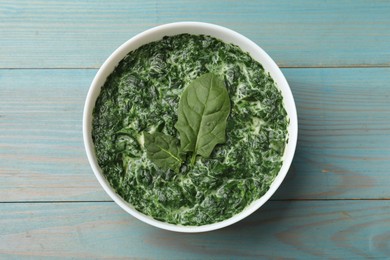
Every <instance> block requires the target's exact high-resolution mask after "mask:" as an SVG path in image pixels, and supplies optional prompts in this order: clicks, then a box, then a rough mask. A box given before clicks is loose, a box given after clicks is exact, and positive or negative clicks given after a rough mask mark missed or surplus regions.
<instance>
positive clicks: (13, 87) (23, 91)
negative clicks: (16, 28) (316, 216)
mask: <svg viewBox="0 0 390 260" xmlns="http://www.w3.org/2000/svg"><path fill="white" fill-rule="evenodd" d="M283 72H284V73H285V75H286V77H287V79H288V80H289V82H290V85H291V88H292V90H293V93H294V96H295V99H296V103H297V107H298V113H299V129H300V130H299V141H298V148H297V152H296V156H295V159H294V162H293V165H292V168H291V171H290V173H289V174H288V176H287V179H286V180H285V182H284V183H283V185H282V187H281V188H280V189H279V191H278V192H277V193H276V195H275V197H274V199H296V198H299V199H343V198H348V199H359V198H363V199H372V198H387V199H389V198H390V190H389V189H388V183H390V174H389V169H390V160H389V158H390V135H389V134H388V133H389V130H390V107H389V104H390V88H389V86H388V82H390V68H372V69H284V70H283ZM95 73H96V70H0V86H1V87H0V97H2V99H1V101H0V174H1V181H2V185H1V188H0V201H70V200H81V201H82V200H88V201H90V200H109V198H108V196H107V195H106V194H105V193H104V191H103V190H102V188H100V186H99V184H98V183H97V181H96V180H95V177H94V175H93V173H92V171H91V169H90V167H89V165H88V162H87V159H86V156H85V153H84V147H83V143H82V133H81V123H82V110H83V103H84V99H85V96H86V93H87V90H88V87H89V84H90V82H91V81H92V78H93V76H94V74H95Z"/></svg>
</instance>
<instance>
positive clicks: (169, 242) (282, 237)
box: [0, 200, 390, 259]
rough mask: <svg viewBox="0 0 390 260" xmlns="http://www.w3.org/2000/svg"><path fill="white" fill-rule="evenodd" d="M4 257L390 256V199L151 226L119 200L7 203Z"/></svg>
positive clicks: (302, 204)
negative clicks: (193, 229) (211, 224)
mask: <svg viewBox="0 0 390 260" xmlns="http://www.w3.org/2000/svg"><path fill="white" fill-rule="evenodd" d="M0 210H1V214H2V217H1V218H0V230H1V233H0V257H1V258H6V257H9V256H12V257H17V258H20V257H29V258H30V257H35V258H37V259H40V258H41V257H43V256H47V257H61V258H105V259H107V258H109V259H112V258H115V259H116V258H121V259H128V258H129V257H131V258H142V259H239V258H242V259H279V258H286V257H289V258H292V257H293V258H297V259H302V258H305V259H329V258H343V259H361V258H368V257H371V258H377V259H380V258H382V259H385V258H386V257H388V256H389V255H390V242H389V238H390V230H389V226H390V201H386V200H384V201H321V202H318V201H314V202H313V201H273V202H270V203H267V204H266V205H265V206H264V207H263V208H262V209H260V210H259V211H257V212H256V213H254V214H253V215H251V216H250V217H248V218H247V219H245V220H243V221H241V222H239V223H237V224H235V225H233V226H231V227H228V228H225V229H221V230H218V231H215V232H209V233H201V234H180V233H173V232H170V231H164V230H159V229H156V228H153V227H150V226H148V225H146V224H144V223H142V222H140V221H139V220H136V219H134V218H132V217H130V216H129V215H128V214H127V213H125V212H124V211H122V210H121V209H119V208H118V207H117V206H116V205H115V204H114V203H113V202H105V203H103V202H100V203H95V202H88V203H85V202H81V203H27V204H23V203H15V204H12V203H10V204H9V203H7V204H0Z"/></svg>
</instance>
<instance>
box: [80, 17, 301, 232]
mask: <svg viewBox="0 0 390 260" xmlns="http://www.w3.org/2000/svg"><path fill="white" fill-rule="evenodd" d="M181 33H189V34H205V35H210V36H213V37H215V38H218V39H221V40H222V41H224V42H226V43H233V44H236V45H238V46H240V48H241V49H242V50H244V51H246V52H248V53H249V54H250V55H251V56H252V57H253V58H254V59H255V60H257V61H259V62H260V63H261V64H262V65H263V67H264V69H265V70H266V71H268V72H269V73H270V75H271V76H272V78H273V79H274V81H275V82H276V85H277V87H278V88H279V89H280V90H281V92H282V95H283V100H284V105H285V108H286V111H287V114H288V117H289V118H290V125H289V127H288V133H289V138H288V144H287V146H286V149H285V153H284V157H283V165H282V167H281V169H280V171H279V174H278V175H277V176H276V178H275V180H274V181H273V183H272V184H271V186H270V188H269V190H268V191H267V192H266V193H265V194H264V195H263V196H262V197H261V198H259V199H258V200H256V201H254V202H252V203H251V204H250V205H249V206H248V207H246V208H245V209H244V210H243V211H242V212H241V213H238V214H237V215H235V216H233V217H231V218H229V219H227V220H224V221H222V222H218V223H214V224H209V225H203V226H181V225H173V224H169V223H165V222H161V221H158V220H155V219H153V218H151V217H149V216H147V215H145V214H142V213H140V212H139V211H137V210H135V209H134V207H132V205H130V204H129V203H127V202H126V201H124V200H123V199H122V198H121V197H120V196H119V195H118V194H116V193H115V191H114V189H113V188H112V187H111V186H110V185H109V183H108V182H107V181H106V179H105V177H104V175H103V174H102V171H101V169H100V167H99V165H98V163H97V159H96V155H95V149H94V144H93V142H92V136H91V130H92V111H93V108H94V106H95V102H96V99H97V97H98V95H99V93H100V89H101V86H103V84H104V83H105V81H106V78H107V76H108V75H109V74H111V72H112V71H113V70H114V68H115V67H116V66H117V65H118V63H119V61H120V60H122V59H123V58H124V57H125V56H126V54H128V53H129V52H130V51H132V50H135V49H137V48H139V47H140V46H142V45H144V44H146V43H149V42H152V41H157V40H160V39H162V37H163V36H171V35H176V34H181ZM297 135H298V121H297V112H296V108H295V103H294V98H293V96H292V93H291V90H290V87H289V85H288V83H287V81H286V79H285V77H284V76H283V74H282V72H281V71H280V69H279V67H278V66H277V65H276V63H275V62H274V61H273V60H272V59H271V58H270V57H269V56H268V54H267V53H266V52H265V51H264V50H263V49H261V48H260V47H259V46H257V45H256V44H255V43H254V42H252V41H251V40H249V39H248V38H246V37H244V36H242V35H241V34H239V33H237V32H235V31H232V30H230V29H227V28H224V27H221V26H218V25H214V24H208V23H200V22H178V23H171V24H166V25H161V26H157V27H154V28H152V29H149V30H147V31H144V32H142V33H140V34H138V35H136V36H134V37H133V38H131V39H130V40H128V41H127V42H125V43H124V44H123V45H121V46H120V47H119V48H118V49H116V50H115V51H114V53H112V54H111V56H110V57H108V59H107V60H106V61H105V62H104V64H103V65H102V67H101V68H100V69H99V71H98V72H97V74H96V76H95V78H94V80H93V81H92V84H91V86H90V89H89V92H88V96H87V99H86V102H85V107H84V115H83V136H84V144H85V149H86V153H87V156H88V160H89V163H90V165H91V167H92V170H93V172H94V173H95V175H96V178H97V179H98V181H99V182H100V184H101V185H102V186H103V188H104V190H105V191H106V192H107V193H108V195H109V196H110V197H111V198H112V199H113V200H114V201H115V202H116V203H117V204H118V205H119V206H120V207H121V208H123V209H124V210H125V211H127V212H128V213H130V214H131V215H133V216H134V217H136V218H138V219H140V220H142V221H144V222H146V223H148V224H150V225H153V226H156V227H159V228H162V229H166V230H171V231H177V232H188V233H195V232H204V231H211V230H216V229H219V228H223V227H226V226H229V225H231V224H233V223H235V222H237V221H239V220H242V219H243V218H245V217H247V216H248V215H250V214H251V213H253V212H254V211H255V210H257V209H258V208H259V207H261V206H262V205H263V204H264V203H265V202H266V201H267V200H268V199H269V198H270V197H271V196H272V194H274V192H275V191H276V190H277V189H278V187H279V186H280V184H281V183H282V181H283V179H284V177H285V176H286V174H287V171H288V169H289V167H290V164H291V162H292V159H293V156H294V152H295V147H296V143H297Z"/></svg>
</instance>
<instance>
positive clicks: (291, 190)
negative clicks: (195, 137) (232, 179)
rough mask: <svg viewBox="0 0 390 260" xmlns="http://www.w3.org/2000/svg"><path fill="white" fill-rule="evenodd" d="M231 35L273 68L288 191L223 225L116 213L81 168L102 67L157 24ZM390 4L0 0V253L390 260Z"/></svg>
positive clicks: (1, 255) (271, 0)
mask: <svg viewBox="0 0 390 260" xmlns="http://www.w3.org/2000/svg"><path fill="white" fill-rule="evenodd" d="M183 20H193V21H204V22H211V23H216V24H220V25H222V26H226V27H229V28H231V29H233V30H236V31H238V32H240V33H242V34H244V35H246V36H247V37H249V38H251V39H252V40H254V41H255V42H256V43H258V44H259V45H260V46H262V47H263V48H264V49H265V50H266V51H267V52H268V53H269V54H270V55H271V57H273V58H274V60H275V61H276V62H277V64H278V65H279V66H280V67H282V70H283V72H284V73H285V76H286V78H287V80H288V81H289V83H290V85H291V88H292V92H293V94H294V96H295V99H296V104H297V108H298V113H299V123H300V125H299V130H300V132H299V142H298V147H297V152H296V156H295V159H294V162H293V164H292V167H291V170H290V172H289V174H288V177H287V179H286V180H285V182H284V183H283V185H282V187H281V188H280V189H279V190H278V192H277V193H276V194H275V195H274V196H273V197H272V200H271V201H269V202H268V203H267V204H266V205H265V206H264V207H262V208H261V209H260V210H258V211H257V212H255V213H254V214H252V215H251V216H250V217H248V218H247V219H245V220H243V221H241V222H239V223H237V224H235V225H233V226H231V227H228V228H225V229H222V230H219V231H215V232H210V233H203V234H192V235H191V234H178V233H172V232H168V231H163V230H159V229H157V228H154V227H150V226H148V225H146V224H144V223H142V222H140V221H138V220H136V219H135V218H133V217H131V216H130V215H128V214H126V213H125V212H124V211H122V210H121V209H120V208H119V207H118V206H117V205H116V204H115V203H114V202H112V201H111V200H110V198H109V197H108V196H107V195H106V194H105V192H104V191H103V189H102V188H101V187H100V186H99V184H98V183H97V181H96V179H95V177H94V175H93V173H92V170H91V169H90V167H89V165H88V162H87V159H86V156H85V152H84V148H83V143H82V133H81V123H82V110H83V104H84V100H85V97H86V94H87V91H88V88H89V85H90V82H91V81H92V79H93V77H94V75H95V73H96V71H97V69H98V68H99V66H100V65H101V64H102V62H103V61H104V60H105V59H106V58H107V57H108V55H109V54H110V53H111V52H112V51H113V50H114V49H115V48H116V47H118V46H119V45H120V44H122V43H123V42H125V41H126V40H128V39H129V38H131V37H132V36H134V35H135V34H137V33H139V32H141V31H143V30H145V29H148V28H150V27H153V26H155V25H159V24H163V23H168V22H175V21H183ZM389 186H390V2H389V1H379V0H378V1H369V0H367V1H359V0H358V1H339V0H329V1H311V0H306V1H305V0H302V1H290V0H285V1H275V0H269V1H238V0H236V1H220V0H219V1H209V0H207V1H206V0H198V1H189V0H188V1H187V0H185V1H173V0H170V1H158V0H143V1H126V2H125V1H87V0H85V1H84V0H77V1H76V0H74V1H27V0H26V1H22V0H18V1H15V0H8V1H7V0H0V258H1V259H7V258H12V259H19V258H23V257H27V258H37V259H41V258H43V257H59V258H124V259H128V258H141V259H149V258H151V259H240V258H242V259H254V258H264V259H273V258H275V259H278V258H287V257H288V258H298V259H314V258H321V259H322V258H349V259H358V258H368V257H372V258H383V259H386V258H387V259H389V258H390V188H389Z"/></svg>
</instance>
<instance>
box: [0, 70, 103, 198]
mask: <svg viewBox="0 0 390 260" xmlns="http://www.w3.org/2000/svg"><path fill="white" fill-rule="evenodd" d="M94 74H95V71H91V70H0V85H1V87H0V97H1V101H0V175H1V179H2V180H1V182H2V185H1V188H0V201H31V200H40V201H42V200H43V201H45V200H104V199H108V196H106V195H105V193H104V192H103V191H102V190H101V189H100V185H99V184H98V182H97V180H96V178H95V177H94V175H93V174H92V171H91V169H90V167H89V165H88V162H87V158H86V155H85V152H84V146H83V140H82V113H83V103H84V100H85V97H86V95H87V90H88V86H89V84H90V82H91V81H92V78H93V76H94Z"/></svg>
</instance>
